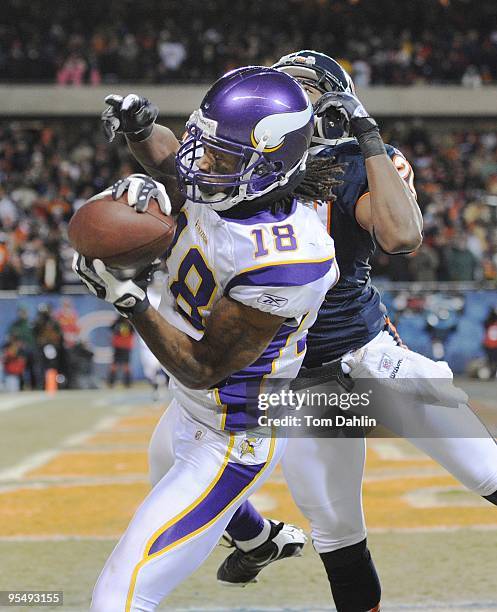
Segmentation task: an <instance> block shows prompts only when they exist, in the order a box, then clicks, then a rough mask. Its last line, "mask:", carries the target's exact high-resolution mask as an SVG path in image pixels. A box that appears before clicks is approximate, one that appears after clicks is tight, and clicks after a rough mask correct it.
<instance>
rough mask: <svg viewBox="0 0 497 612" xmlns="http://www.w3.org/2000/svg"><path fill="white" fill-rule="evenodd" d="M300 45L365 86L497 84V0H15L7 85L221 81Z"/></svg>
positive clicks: (3, 65) (5, 22)
mask: <svg viewBox="0 0 497 612" xmlns="http://www.w3.org/2000/svg"><path fill="white" fill-rule="evenodd" d="M475 4H476V5H477V6H475ZM298 48H311V49H312V48H314V49H318V50H321V51H324V52H325V53H328V54H330V55H332V56H333V57H337V58H345V60H344V65H345V66H346V67H347V68H348V69H349V70H350V72H351V73H352V75H353V76H354V78H355V80H356V83H357V85H359V86H365V85H368V84H395V85H412V84H419V83H421V84H422V83H456V84H463V85H466V86H468V87H477V86H480V85H482V84H486V83H490V82H494V81H497V19H496V7H495V0H479V1H478V2H477V3H475V2H474V0H417V1H416V2H398V1H396V0H376V2H371V1H370V0H267V1H266V2H261V1H256V2H246V1H245V0H217V1H216V2H201V1H200V0H193V1H190V2H184V1H183V0H168V2H164V0H141V1H140V2H135V1H134V0H133V1H131V0H108V2H105V3H101V2H95V1H94V0H91V1H89V2H84V3H78V2H30V1H29V0H10V1H9V2H8V3H7V6H6V7H4V10H3V11H2V24H1V25H0V80H2V81H4V82H5V81H8V82H42V81H45V82H57V83H59V84H61V85H81V84H93V85H96V84H99V83H101V82H103V83H116V82H122V81H135V82H143V83H162V82H171V81H195V82H197V81H211V80H213V79H214V78H217V77H218V76H219V75H220V74H222V73H224V72H226V71H227V70H229V69H231V68H233V67H237V66H240V65H245V64H247V63H253V64H262V65H269V64H271V63H272V62H274V61H276V60H277V59H278V58H279V57H280V56H281V55H284V54H286V53H289V52H290V51H293V50H295V49H298Z"/></svg>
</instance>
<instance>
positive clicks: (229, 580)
mask: <svg viewBox="0 0 497 612" xmlns="http://www.w3.org/2000/svg"><path fill="white" fill-rule="evenodd" d="M270 523H271V531H270V533H269V537H268V539H267V540H266V542H264V544H261V545H260V546H258V547H257V548H254V549H253V550H250V551H248V552H244V551H243V550H240V549H239V548H237V549H236V550H235V551H234V552H232V553H231V555H228V557H226V559H225V560H224V561H223V562H222V563H221V565H220V566H219V569H218V570H217V579H218V581H219V582H220V583H221V584H223V585H225V586H237V587H244V586H246V585H247V584H250V583H251V582H257V576H258V574H259V572H260V571H261V570H263V569H264V568H265V567H267V566H268V565H269V564H270V563H274V562H275V561H279V560H280V559H287V558H289V557H300V556H301V555H302V548H303V547H304V544H305V543H306V541H307V536H306V535H305V534H304V532H303V531H302V530H301V529H299V528H298V527H295V525H286V524H285V523H277V522H276V521H270ZM227 540H228V539H227ZM228 541H229V540H228ZM233 545H234V546H235V547H236V544H234V543H233Z"/></svg>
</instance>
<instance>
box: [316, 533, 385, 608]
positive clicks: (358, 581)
mask: <svg viewBox="0 0 497 612" xmlns="http://www.w3.org/2000/svg"><path fill="white" fill-rule="evenodd" d="M319 556H320V557H321V560H322V562H323V564H324V567H325V569H326V573H327V574H328V580H329V582H330V586H331V592H332V595H333V600H334V602H335V606H336V609H337V612H368V611H369V610H372V609H373V608H375V607H376V606H377V605H378V604H379V602H380V599H381V585H380V580H379V578H378V574H377V573H376V568H375V566H374V563H373V559H372V558H371V553H370V552H369V550H368V548H367V541H366V540H363V541H362V542H359V543H358V544H353V545H352V546H346V547H344V548H340V549H339V550H334V551H332V552H327V553H321V554H320V555H319Z"/></svg>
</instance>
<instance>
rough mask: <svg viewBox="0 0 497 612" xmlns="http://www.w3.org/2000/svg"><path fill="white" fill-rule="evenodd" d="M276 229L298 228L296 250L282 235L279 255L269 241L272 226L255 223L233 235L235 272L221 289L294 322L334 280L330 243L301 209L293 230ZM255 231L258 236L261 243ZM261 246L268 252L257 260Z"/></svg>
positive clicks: (315, 304) (309, 214) (317, 302)
mask: <svg viewBox="0 0 497 612" xmlns="http://www.w3.org/2000/svg"><path fill="white" fill-rule="evenodd" d="M276 225H280V224H276ZM281 227H282V228H285V232H287V231H288V229H287V228H288V227H295V228H298V229H295V234H292V236H294V239H295V244H296V248H295V249H290V248H289V247H290V246H291V244H292V242H291V240H290V238H289V237H288V236H289V234H285V237H284V239H283V240H282V242H281V243H279V244H280V248H281V250H280V251H278V250H277V249H276V248H275V244H278V241H274V240H273V239H272V238H274V235H272V226H267V225H260V226H258V227H257V228H255V229H253V228H250V231H247V232H245V233H243V234H242V233H241V232H238V234H237V235H236V236H235V245H236V247H235V248H236V262H235V266H234V274H233V275H232V276H231V278H230V279H229V280H228V282H227V283H226V285H225V287H224V295H228V296H229V297H231V298H232V299H234V300H236V301H238V302H240V303H242V304H245V305H246V306H250V307H251V308H256V309H257V310H261V311H263V312H269V313H272V314H274V315H277V316H280V317H285V318H298V317H301V316H303V315H305V314H307V312H309V310H311V309H314V308H317V307H319V305H320V304H321V302H322V301H323V299H324V296H325V295H326V292H327V291H328V289H329V288H330V287H331V286H332V285H333V284H334V283H335V282H336V280H337V279H338V268H337V264H336V261H335V249H334V243H333V239H332V238H331V237H330V236H329V235H328V234H327V232H326V231H325V229H324V227H323V226H322V225H321V222H320V221H319V219H318V216H317V215H316V213H315V211H314V210H311V209H307V208H306V209H305V211H304V210H302V211H301V213H300V218H299V220H298V222H296V223H293V226H292V224H289V223H284V224H283V225H281ZM292 231H293V230H292ZM254 232H261V234H260V236H261V238H260V240H261V242H260V243H258V242H257V239H256V237H254V235H253V234H254ZM253 238H254V239H253ZM262 245H264V246H265V250H266V251H267V254H266V255H262V256H257V253H258V252H260V250H261V247H262ZM285 249H286V250H285ZM259 262H260V263H259ZM247 264H251V265H247Z"/></svg>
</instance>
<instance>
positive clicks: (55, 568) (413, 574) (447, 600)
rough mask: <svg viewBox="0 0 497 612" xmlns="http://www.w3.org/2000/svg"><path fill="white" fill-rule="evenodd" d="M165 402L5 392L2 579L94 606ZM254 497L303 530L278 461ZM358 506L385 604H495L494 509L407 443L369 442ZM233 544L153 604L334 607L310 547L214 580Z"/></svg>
mask: <svg viewBox="0 0 497 612" xmlns="http://www.w3.org/2000/svg"><path fill="white" fill-rule="evenodd" d="M466 387H467V388H468V389H469V391H470V392H471V396H472V397H473V398H474V399H475V400H476V402H477V404H478V407H479V409H480V410H481V412H482V414H485V415H489V416H491V415H492V413H493V412H494V411H495V412H497V408H496V406H497V404H496V402H497V399H496V394H495V383H483V384H482V383H472V384H468V385H466ZM163 409H164V404H163V405H153V404H151V402H150V398H149V396H148V391H147V389H145V388H137V389H134V390H133V391H132V392H127V391H126V392H125V391H123V390H121V391H115V392H109V391H100V392H60V393H58V394H56V395H55V396H53V397H50V396H46V395H44V394H41V393H40V394H31V393H25V394H17V395H15V396H13V395H0V591H1V590H13V589H18V590H28V589H41V590H51V589H54V590H63V591H64V607H63V608H49V607H45V608H34V609H40V610H41V609H44V610H49V609H54V610H57V609H59V610H60V609H63V610H72V611H76V610H77V611H84V610H88V608H89V601H90V597H91V590H92V586H93V584H94V582H95V579H96V577H97V575H98V573H99V571H100V569H101V568H102V566H103V564H104V562H105V559H106V557H107V555H108V554H109V552H110V550H111V549H112V546H113V545H114V543H115V542H116V539H117V537H118V536H119V534H120V533H122V531H123V530H124V528H125V526H126V524H127V522H128V520H129V518H130V516H131V515H132V513H133V511H134V509H135V508H136V506H137V505H138V504H139V502H140V500H141V499H142V498H143V497H144V495H145V494H146V491H147V489H148V484H147V459H146V449H147V442H148V439H149V437H150V434H151V431H152V429H153V426H154V424H155V422H156V421H157V419H158V418H159V416H160V414H161V412H162V410H163ZM427 491H429V493H430V494H429V495H426V492H427ZM419 499H422V503H421V504H420V503H419ZM415 500H418V501H415ZM254 502H255V504H256V505H258V506H259V507H260V508H261V510H264V512H265V513H266V514H268V516H271V517H275V518H281V519H283V520H289V521H292V522H296V523H298V524H300V525H302V526H303V527H304V528H305V529H307V528H308V526H307V524H306V522H305V520H304V519H303V518H302V516H301V515H300V513H299V512H298V510H297V509H296V508H295V506H294V505H293V502H292V501H291V498H290V496H289V494H288V492H287V490H286V487H285V483H284V481H283V478H282V476H281V473H280V472H279V471H277V472H276V473H275V475H274V476H273V477H272V478H271V480H270V482H268V483H267V484H266V485H265V486H264V487H263V489H262V490H261V491H260V492H258V493H257V495H256V496H255V499H254ZM365 510H366V516H367V520H368V525H369V528H370V536H369V542H370V548H371V550H372V552H373V554H374V558H375V561H376V565H377V568H378V570H379V573H380V575H381V578H382V583H383V591H384V599H383V602H384V603H383V608H382V609H385V610H411V609H412V610H417V609H420V610H432V609H433V610H437V611H439V610H496V609H497V593H496V587H497V553H496V552H495V551H496V546H495V544H496V542H497V508H494V507H492V506H491V505H490V504H487V503H486V502H484V501H481V500H480V499H478V498H477V497H476V496H474V495H472V494H469V493H466V492H465V491H464V490H463V489H462V488H461V487H460V486H459V485H458V484H457V483H456V482H455V481H453V480H452V479H451V478H450V477H449V476H447V475H446V474H445V472H444V471H443V470H442V469H441V468H439V467H438V466H437V465H436V464H434V463H433V462H432V461H430V460H428V459H426V458H425V457H423V456H422V455H420V454H419V453H418V452H417V451H413V450H412V448H411V447H409V446H408V444H407V443H405V442H403V441H396V440H388V441H382V440H371V441H370V443H369V453H368V467H367V477H366V483H365ZM227 552H228V551H227V550H226V549H224V548H222V547H218V548H217V549H216V550H215V552H214V553H213V555H212V556H211V558H210V559H208V561H207V562H206V563H205V564H204V566H202V567H201V568H200V569H199V570H198V571H197V572H196V573H195V574H194V575H193V576H191V577H190V579H189V580H188V581H186V582H185V583H184V584H183V585H181V586H180V587H179V588H178V589H177V590H176V591H175V592H174V593H173V594H172V596H171V597H170V598H169V599H168V601H167V602H165V603H164V604H163V605H162V607H161V608H160V609H164V610H167V609H169V610H190V611H191V610H199V611H200V610H219V611H220V610H226V611H228V610H245V611H254V612H255V611H257V610H288V611H290V610H300V611H311V610H332V609H333V606H332V605H331V598H330V596H329V592H328V585H327V581H326V580H325V577H324V573H323V571H322V569H321V564H320V561H319V558H318V557H317V555H316V554H315V552H314V551H313V549H312V546H311V545H309V544H308V545H307V546H306V549H305V552H304V556H303V557H302V558H298V559H290V560H286V561H283V562H280V563H276V564H274V565H273V566H271V567H270V568H268V569H267V570H265V571H264V572H263V574H261V579H260V582H259V583H258V584H257V585H250V586H249V587H246V588H245V589H227V588H223V587H220V586H218V585H217V584H216V581H215V573H216V568H217V566H218V564H219V563H220V561H221V560H222V558H223V557H224V556H225V555H226V554H227ZM6 609H7V608H6ZM10 609H11V610H21V609H23V608H19V607H14V608H12V607H11V608H10ZM32 609H33V608H32Z"/></svg>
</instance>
